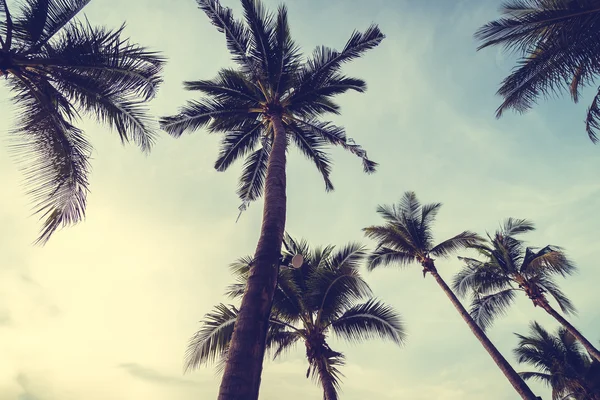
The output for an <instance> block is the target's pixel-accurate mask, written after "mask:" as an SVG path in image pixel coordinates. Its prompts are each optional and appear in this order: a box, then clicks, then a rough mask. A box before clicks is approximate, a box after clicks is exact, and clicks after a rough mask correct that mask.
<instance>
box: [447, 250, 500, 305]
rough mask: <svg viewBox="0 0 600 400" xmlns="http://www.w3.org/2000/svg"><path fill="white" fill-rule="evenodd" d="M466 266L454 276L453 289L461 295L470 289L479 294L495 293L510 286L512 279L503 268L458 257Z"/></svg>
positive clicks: (464, 294)
mask: <svg viewBox="0 0 600 400" xmlns="http://www.w3.org/2000/svg"><path fill="white" fill-rule="evenodd" d="M458 259H459V260H461V261H463V262H464V263H465V266H464V267H463V268H462V269H461V270H460V271H459V272H458V273H457V274H456V275H455V276H454V281H453V283H452V290H453V291H454V292H456V294H457V295H458V296H460V297H465V296H466V295H467V294H468V293H469V291H473V292H474V293H477V294H480V295H482V294H486V293H493V292H494V291H499V290H504V289H506V288H507V287H510V285H511V280H510V278H509V277H507V276H506V275H505V274H504V273H503V272H502V270H501V269H499V268H495V266H494V265H493V264H486V263H483V262H481V261H479V260H475V259H473V258H467V257H458Z"/></svg>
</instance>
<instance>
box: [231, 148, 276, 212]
mask: <svg viewBox="0 0 600 400" xmlns="http://www.w3.org/2000/svg"><path fill="white" fill-rule="evenodd" d="M270 153H271V143H270V142H269V141H267V140H263V143H262V147H261V148H260V149H258V150H256V151H255V152H253V153H252V154H251V155H250V156H248V158H247V160H246V162H245V163H244V167H243V169H242V176H241V177H240V183H239V186H238V190H237V194H238V196H239V197H240V199H241V200H242V205H241V206H240V211H243V210H245V209H246V208H247V207H248V204H249V203H250V202H252V201H254V200H256V199H258V198H259V197H260V196H262V194H263V189H264V186H265V178H266V176H267V162H268V160H269V154H270Z"/></svg>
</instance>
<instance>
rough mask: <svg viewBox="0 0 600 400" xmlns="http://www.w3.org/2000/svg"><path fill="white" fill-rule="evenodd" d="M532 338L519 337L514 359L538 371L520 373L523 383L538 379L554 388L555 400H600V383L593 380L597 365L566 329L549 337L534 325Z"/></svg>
mask: <svg viewBox="0 0 600 400" xmlns="http://www.w3.org/2000/svg"><path fill="white" fill-rule="evenodd" d="M530 331H531V332H530V334H529V336H523V335H519V334H517V337H518V338H519V345H518V347H517V348H516V349H515V351H514V352H515V355H516V356H517V359H518V361H519V362H520V363H524V364H530V365H531V366H533V367H535V369H536V370H537V371H533V372H521V376H522V377H523V378H524V379H535V380H539V381H541V382H543V383H544V384H546V385H547V386H549V387H550V388H552V400H599V399H600V382H598V377H597V376H594V369H595V368H596V364H597V361H595V362H592V360H591V359H590V358H589V357H588V356H587V354H586V353H585V352H584V351H582V349H581V348H580V346H579V344H578V343H577V341H576V340H575V338H574V337H573V335H571V334H570V333H569V332H568V331H567V330H566V329H565V328H560V329H559V330H558V332H557V334H556V335H552V334H550V333H549V332H548V331H546V330H545V329H544V328H543V327H542V326H540V325H539V324H538V323H537V322H534V323H532V324H531V327H530Z"/></svg>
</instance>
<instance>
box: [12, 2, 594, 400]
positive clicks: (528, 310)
mask: <svg viewBox="0 0 600 400" xmlns="http://www.w3.org/2000/svg"><path fill="white" fill-rule="evenodd" d="M223 2H224V4H225V5H228V6H233V7H234V8H235V9H238V4H237V0H224V1H223ZM266 3H267V4H268V5H269V6H275V5H276V4H278V3H279V2H278V1H274V0H269V1H266ZM287 5H288V7H289V11H290V20H291V25H292V32H293V34H294V36H295V37H296V39H297V41H298V42H299V43H300V44H301V45H302V46H303V48H304V50H305V52H310V51H312V49H313V48H314V46H316V45H320V44H324V45H327V46H331V47H338V48H339V47H342V46H343V45H344V43H345V41H346V39H347V38H348V36H349V35H350V33H351V32H352V30H353V29H359V30H362V29H365V28H366V27H367V26H368V25H369V24H370V23H372V22H376V23H378V24H379V25H380V27H381V29H382V30H383V31H384V33H385V34H386V35H387V39H386V40H385V41H384V42H383V43H382V45H381V46H380V47H379V48H377V49H376V50H374V51H372V52H370V53H368V54H367V55H366V56H365V57H364V58H363V59H361V60H359V61H357V62H355V63H353V64H352V65H349V66H348V68H346V70H345V71H346V72H347V73H348V74H351V75H352V74H355V75H358V76H360V77H362V78H364V79H366V81H367V82H368V85H369V90H368V92H367V93H366V94H362V95H359V94H348V95H344V96H342V97H340V99H339V100H340V103H341V105H342V107H343V108H342V115H341V116H340V117H335V118H334V120H335V121H336V122H337V123H340V124H343V125H344V126H346V128H347V131H348V135H349V136H351V137H353V138H355V139H356V140H357V141H358V142H359V143H361V144H362V145H363V146H364V147H366V148H367V150H368V151H369V155H370V156H371V157H372V158H373V159H374V160H376V161H378V162H380V164H381V167H380V170H379V172H378V173H377V174H375V175H372V176H367V175H364V174H363V173H362V171H361V166H360V163H359V162H358V160H357V159H355V157H353V156H351V155H349V154H345V153H344V152H342V151H339V150H334V151H333V154H334V156H335V168H334V173H333V179H334V184H335V185H336V191H335V192H333V193H325V192H324V190H323V184H322V182H321V181H320V180H319V179H320V178H319V176H318V174H317V172H316V171H315V170H314V169H313V167H312V166H311V165H310V164H309V163H307V162H306V161H305V160H303V158H302V156H301V155H299V154H298V153H297V152H296V151H292V152H291V156H290V162H289V167H288V171H289V191H288V194H289V195H288V198H289V205H288V212H289V214H288V225H287V226H288V231H289V232H290V233H292V234H293V235H295V236H301V237H304V238H306V239H308V240H309V241H310V242H311V243H313V244H315V245H318V244H326V243H335V244H340V245H341V244H343V243H345V242H347V241H356V240H361V241H364V240H363V238H362V233H361V231H360V230H361V228H363V227H364V226H366V225H370V224H374V223H378V222H379V220H378V217H377V215H376V214H375V207H376V205H377V204H379V203H392V202H395V201H397V200H398V199H399V198H400V196H401V195H402V193H403V192H404V191H406V190H414V191H416V192H417V195H418V196H419V197H420V198H421V200H422V201H423V202H437V201H439V202H442V203H444V207H443V208H442V210H441V212H440V215H439V218H438V223H437V226H436V233H437V234H438V238H439V239H443V238H445V237H447V236H449V235H452V234H455V233H458V232H459V231H462V230H464V229H471V230H475V231H477V232H480V233H484V232H485V230H494V229H495V228H496V226H497V224H498V222H499V221H500V220H502V219H504V218H505V217H509V216H513V217H522V218H530V219H532V220H533V221H534V222H535V223H536V224H537V226H538V231H536V232H534V233H533V234H530V235H529V237H528V239H529V240H530V242H531V243H532V244H534V245H545V244H557V245H561V246H563V247H565V248H566V250H567V251H568V254H569V255H570V256H571V258H572V259H573V260H574V261H575V262H576V263H577V264H578V265H579V267H580V269H581V271H580V273H579V274H578V275H577V276H574V277H572V278H570V279H569V280H568V281H565V282H564V284H563V288H564V290H565V291H566V292H567V293H568V294H569V295H570V296H571V297H572V299H573V300H574V302H575V304H576V305H577V306H578V307H579V310H580V316H579V317H578V318H574V319H573V322H574V323H575V324H576V325H577V326H578V327H580V328H581V330H582V331H583V332H584V333H585V334H586V335H587V336H588V338H589V339H591V340H592V341H593V342H594V343H598V341H599V340H600V335H599V334H598V332H599V331H600V311H599V310H598V307H597V304H598V298H597V297H598V295H597V292H596V291H595V290H594V288H595V282H597V280H598V279H599V278H600V272H599V270H598V268H597V265H596V260H595V254H594V250H595V249H596V244H597V242H598V238H599V235H598V232H599V229H598V222H599V220H598V218H597V217H596V210H597V209H598V207H599V206H600V200H599V196H598V195H599V193H600V182H598V179H597V171H598V169H599V167H600V158H599V157H600V154H599V153H598V152H599V151H600V149H598V148H597V146H594V145H592V144H591V142H590V141H589V140H588V139H587V136H586V134H585V132H584V125H583V118H584V116H585V110H586V107H587V104H588V102H589V101H590V96H589V95H588V96H585V97H584V98H583V100H582V103H581V104H579V105H574V104H572V103H571V102H569V101H568V100H566V99H565V100H553V101H550V102H547V103H543V104H541V105H540V106H539V107H537V108H536V109H535V110H534V111H533V112H530V113H528V114H527V115H525V116H517V115H514V114H512V113H508V114H507V115H506V116H505V117H504V118H503V119H502V120H500V121H497V120H495V119H494V110H495V108H496V107H497V105H498V104H499V99H498V98H497V97H496V96H494V92H495V90H496V88H497V85H498V83H499V82H500V80H501V79H502V77H503V76H504V75H505V74H506V73H507V72H508V71H509V70H510V68H511V66H512V61H511V59H510V58H509V57H508V56H505V55H503V54H502V53H500V52H499V51H496V50H495V49H491V50H486V51H482V52H480V53H476V52H475V43H474V41H473V40H472V33H473V32H474V30H475V29H476V28H477V27H478V26H479V25H481V24H483V23H484V22H486V21H487V20H489V19H491V18H494V17H495V16H496V15H497V13H496V7H497V6H498V5H499V2H497V1H492V0H486V1H480V0H462V1H458V0H456V1H447V0H437V1H434V0H430V1H416V0H405V1H403V0H372V1H369V2H364V1H359V0H332V1H328V2H323V1H319V0H291V1H287ZM86 15H87V16H88V18H89V19H90V21H91V22H92V23H94V24H105V25H108V26H112V27H117V26H118V25H119V24H120V23H121V22H122V21H123V20H127V22H128V27H127V30H126V32H127V34H129V35H130V36H131V37H132V38H133V39H134V40H135V41H137V42H140V43H143V44H145V45H147V46H151V47H153V48H155V49H159V50H163V51H164V52H165V54H166V55H167V56H168V57H169V63H168V65H167V67H166V73H165V84H164V86H163V87H162V89H161V92H160V94H159V97H158V98H157V99H156V100H155V101H154V102H153V103H152V110H153V112H154V113H155V114H156V115H165V114H170V113H173V112H174V111H175V110H176V108H177V107H178V106H179V105H181V104H183V102H184V101H185V100H186V99H189V98H190V94H189V93H185V92H184V91H183V90H182V85H181V82H182V81H183V80H186V79H206V78H211V77H213V76H214V75H215V73H216V72H217V70H218V69H219V68H220V67H223V66H226V65H228V64H229V63H230V61H229V58H228V54H227V52H226V49H225V45H224V39H223V36H222V35H221V34H219V33H218V32H217V31H216V29H214V28H213V27H212V26H211V25H210V24H209V22H208V21H207V18H206V17H205V16H204V14H203V13H202V12H201V11H200V10H198V9H197V8H196V5H195V2H194V1H193V0H178V1H176V2H164V1H158V0H143V1H142V0H130V1H128V2H121V1H118V0H104V1H100V0H95V1H93V2H92V4H91V5H90V6H89V7H87V9H86ZM0 87H2V86H1V85H0ZM0 91H1V93H0V102H1V103H0V105H1V108H0V116H1V118H0V132H2V136H3V138H7V137H8V134H7V133H6V132H7V131H8V129H9V128H10V126H11V121H10V119H11V118H12V115H13V112H12V111H13V110H12V108H11V105H10V103H9V101H8V100H7V98H8V93H7V92H6V89H5V88H2V89H0ZM588 94H589V93H588ZM82 125H83V126H84V128H85V129H86V132H87V134H88V135H89V137H90V138H91V139H92V142H93V143H94V145H95V152H94V160H93V173H92V175H91V177H90V181H91V185H92V186H91V187H92V194H91V195H90V198H89V206H88V218H87V220H86V222H85V223H83V224H80V225H79V226H77V227H75V228H71V229H68V230H63V231H61V232H59V233H58V234H56V235H55V237H54V238H53V239H52V240H51V241H50V243H49V244H48V245H47V246H46V247H44V248H37V247H32V246H31V245H30V243H31V242H32V241H33V239H34V238H35V237H36V234H37V230H38V228H39V224H38V223H37V221H36V220H35V218H30V217H29V212H30V211H29V202H28V198H27V197H26V196H24V194H23V191H22V187H21V176H20V174H19V172H18V170H17V167H16V165H15V164H14V163H13V162H12V160H10V158H9V154H8V152H7V151H6V146H2V147H0V180H1V181H2V182H3V186H4V187H5V193H3V196H2V198H1V200H0V260H1V261H0V354H2V359H3V361H2V363H0V400H14V399H19V400H59V399H60V400H76V399H77V400H79V399H83V398H85V399H86V400H107V399H110V400H113V399H114V400H121V399H123V400H131V399H140V398H145V399H147V400H163V399H164V400H167V399H168V400H172V399H177V400H192V399H204V398H207V399H208V398H215V396H216V392H217V388H218V377H216V375H215V372H214V369H212V368H204V369H202V370H200V371H198V372H194V373H192V374H189V375H186V376H183V375H182V372H181V371H182V358H183V352H184V350H185V346H186V342H187V340H188V338H189V337H190V336H191V335H192V334H193V333H194V332H195V330H196V329H197V328H198V326H199V325H198V323H197V321H198V320H199V319H200V318H201V317H202V316H203V314H204V313H206V312H207V311H209V310H210V308H211V307H212V305H213V304H215V303H218V302H220V301H223V300H224V298H223V297H222V291H223V289H224V287H225V286H226V285H227V284H228V283H229V282H230V276H229V273H228V270H227V265H228V264H229V263H230V262H231V261H233V260H234V259H235V258H237V257H238V256H241V255H245V254H248V253H251V252H252V250H253V249H254V246H255V243H256V239H257V236H258V230H259V226H260V217H261V209H262V206H261V205H260V204H254V205H252V206H251V207H250V209H249V210H248V211H247V212H246V213H245V214H244V215H243V216H242V218H241V219H240V221H239V222H238V223H237V224H236V223H235V218H236V217H237V206H238V205H239V200H238V199H237V197H236V195H235V188H236V185H237V177H238V173H239V165H236V166H235V167H234V168H232V170H230V171H228V172H226V173H218V172H216V171H214V170H213V168H212V166H213V163H214V160H215V158H216V153H217V143H218V138H217V137H216V136H209V135H208V134H206V133H204V132H197V133H195V134H193V135H185V136H184V137H182V138H181V139H178V140H175V139H172V138H169V137H167V136H166V135H162V137H161V139H160V140H159V141H158V143H157V145H156V147H155V149H154V151H153V153H152V154H151V155H150V156H147V157H146V156H144V155H142V154H141V153H140V152H139V151H138V150H137V149H135V148H134V147H133V146H127V147H125V148H124V147H122V146H121V145H120V143H119V141H118V138H117V135H116V134H114V133H110V132H107V131H106V130H105V129H103V128H101V127H99V126H98V125H95V124H93V123H91V122H88V121H85V122H84V123H83V124H82ZM364 242H365V243H366V244H368V245H370V246H372V243H368V242H367V241H364ZM438 264H439V265H438V267H439V269H440V271H441V273H442V275H443V276H444V277H445V278H447V280H448V281H450V280H451V278H452V275H453V274H454V273H455V272H456V271H457V270H458V268H459V267H460V264H459V263H458V262H457V261H456V260H455V259H451V260H448V261H443V260H440V261H439V263H438ZM367 279H368V281H369V283H371V285H372V287H373V289H374V291H375V293H376V295H377V296H378V297H380V298H382V299H383V300H385V301H386V302H389V303H390V304H392V305H394V306H395V307H396V308H397V309H398V311H399V312H400V313H401V314H402V315H403V318H404V320H405V321H406V324H407V328H408V333H409V339H408V343H407V345H406V346H405V347H404V348H397V347H395V346H394V345H392V344H390V343H365V344H362V345H348V344H345V343H338V342H335V341H334V342H333V343H332V347H334V348H335V349H336V350H339V351H343V352H345V354H346V356H347V366H345V367H344V370H343V372H344V373H345V375H346V378H345V380H344V385H343V397H342V398H343V399H346V400H358V399H365V398H369V399H371V398H372V399H407V400H432V399H440V400H441V399H444V400H458V399H460V400H476V399H483V398H485V399H490V400H512V399H515V398H516V395H515V393H514V392H513V390H512V388H511V387H510V386H509V384H508V383H507V382H506V381H505V379H504V377H503V376H502V375H501V373H500V372H499V371H498V370H497V369H496V367H495V365H494V364H493V362H492V361H491V359H490V358H489V357H488V355H487V354H486V353H485V352H484V351H483V349H482V348H481V346H480V345H479V343H478V342H477V341H476V340H475V339H474V338H473V337H472V336H471V334H470V332H469V331H468V329H467V328H466V326H465V325H464V323H463V322H462V320H461V319H460V318H459V316H458V315H457V314H456V312H455V311H454V309H453V308H452V306H451V305H450V304H449V302H448V301H447V300H446V298H445V297H444V295H443V294H442V293H441V292H440V290H439V289H438V287H437V286H436V284H435V282H434V281H433V280H432V279H431V278H427V279H425V280H424V279H423V278H422V275H421V271H420V269H419V268H412V269H408V270H403V271H400V270H393V269H387V270H380V271H376V272H373V273H370V274H368V275H367ZM532 319H536V320H538V321H540V322H542V323H543V324H544V325H545V326H547V327H548V328H551V329H553V328H554V327H555V324H554V323H553V322H552V321H551V320H549V319H548V318H546V316H545V315H543V312H542V311H541V310H539V309H534V308H533V307H532V306H531V305H530V304H529V303H527V302H526V301H520V302H518V304H517V306H516V307H514V308H513V309H512V312H511V315H510V316H509V317H506V318H503V319H500V320H498V322H497V323H496V325H495V326H494V327H493V328H492V329H491V330H490V336H491V338H492V340H493V341H494V342H495V343H496V344H497V345H498V347H499V348H500V349H501V351H502V352H503V353H504V354H505V355H506V356H507V358H509V359H510V360H511V361H514V359H513V358H512V355H511V350H512V348H513V346H514V345H515V343H516V340H515V337H514V335H513V332H520V333H525V332H526V331H527V324H528V322H529V321H530V320H532ZM515 366H516V365H515ZM516 368H517V369H518V370H519V369H520V367H519V366H516ZM305 372H306V363H305V360H304V359H303V348H302V346H299V347H298V350H297V351H295V352H292V353H290V354H289V355H288V356H287V357H286V358H284V359H282V360H281V361H278V362H276V363H273V362H267V363H266V368H265V372H264V375H263V386H262V391H261V393H262V396H261V398H263V399H266V400H270V399H279V398H281V394H282V393H284V394H285V397H286V398H287V399H289V400H299V399H304V398H315V399H317V398H320V397H319V396H320V390H319V388H318V387H317V386H316V385H315V384H314V383H313V382H310V381H309V380H307V379H306V378H305ZM534 387H535V389H536V390H537V391H539V393H540V394H542V395H543V396H544V398H545V399H547V398H549V392H548V391H547V390H544V389H541V388H540V386H537V385H534Z"/></svg>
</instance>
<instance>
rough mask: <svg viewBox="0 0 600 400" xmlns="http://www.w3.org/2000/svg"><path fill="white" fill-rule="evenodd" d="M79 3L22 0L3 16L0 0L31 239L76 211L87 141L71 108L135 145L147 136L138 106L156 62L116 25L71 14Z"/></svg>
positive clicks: (44, 236) (145, 143)
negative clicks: (32, 215)
mask: <svg viewBox="0 0 600 400" xmlns="http://www.w3.org/2000/svg"><path fill="white" fill-rule="evenodd" d="M89 2H90V0H44V1H41V0H24V1H22V2H20V3H19V12H18V14H17V15H13V14H12V13H11V11H10V10H9V7H8V4H7V2H6V0H0V16H1V15H3V16H4V18H3V19H0V74H2V75H4V77H5V78H6V83H7V85H8V87H9V89H10V90H11V91H12V92H13V93H14V96H13V98H12V100H13V101H14V103H15V104H16V105H17V107H18V108H17V114H18V122H17V126H16V127H15V129H14V130H13V131H12V132H11V135H10V140H11V142H12V146H11V149H12V150H13V151H14V152H15V154H16V157H17V159H18V161H20V162H22V163H23V169H24V171H25V176H26V184H27V186H29V190H28V194H29V195H30V196H32V198H33V201H34V203H35V205H34V208H35V211H36V213H39V214H40V215H41V217H40V218H41V219H42V220H44V225H43V229H42V231H41V235H40V237H39V238H38V240H37V241H38V242H39V243H45V242H46V241H47V240H48V239H49V238H50V236H51V235H52V234H53V233H54V232H55V231H56V230H57V229H58V228H59V227H61V226H66V225H70V224H74V223H77V222H78V221H80V220H82V219H83V217H84V215H85V204H86V197H87V193H88V180H87V175H88V171H89V158H90V153H91V150H92V147H91V145H90V144H89V143H88V141H87V140H86V138H85V136H84V134H83V131H81V130H80V129H79V128H77V127H76V126H75V125H74V123H75V121H77V120H78V119H79V116H80V114H79V113H80V112H81V113H84V114H86V115H89V116H92V117H94V118H96V119H97V120H99V121H101V122H103V123H105V124H107V125H108V126H110V127H111V128H113V129H115V130H116V131H117V132H118V133H119V136H120V137H121V140H122V141H123V142H128V141H130V140H133V141H134V142H135V143H136V144H137V145H139V146H140V147H141V148H142V149H143V150H145V151H148V150H149V149H150V147H151V145H152V143H153V139H154V126H153V124H152V120H151V119H149V118H148V116H147V115H146V110H145V108H144V106H143V103H144V102H146V101H147V100H149V99H151V98H152V97H154V95H155V94H156V90H157V88H158V85H159V83H160V77H159V74H160V72H161V66H162V64H163V59H162V57H160V56H159V55H158V54H157V53H154V52H149V51H148V50H146V49H145V48H144V47H141V46H138V45H136V44H133V43H130V42H129V40H128V39H126V38H124V37H123V35H122V33H123V28H124V26H121V27H120V28H119V29H117V30H108V29H106V28H103V27H93V26H91V25H90V24H89V22H87V21H86V22H85V23H83V22H79V21H77V20H75V19H74V18H75V16H76V15H77V14H78V13H79V12H80V11H81V10H82V9H83V8H84V7H85V6H86V5H87V4H88V3H89ZM0 18H1V17H0Z"/></svg>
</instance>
